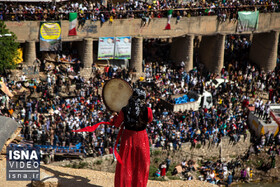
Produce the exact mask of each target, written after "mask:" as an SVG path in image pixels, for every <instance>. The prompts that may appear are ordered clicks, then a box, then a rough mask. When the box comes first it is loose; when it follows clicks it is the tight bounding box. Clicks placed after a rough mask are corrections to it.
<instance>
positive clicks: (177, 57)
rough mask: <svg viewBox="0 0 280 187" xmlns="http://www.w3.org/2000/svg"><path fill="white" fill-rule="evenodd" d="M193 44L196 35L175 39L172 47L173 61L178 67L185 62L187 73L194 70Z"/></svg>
mask: <svg viewBox="0 0 280 187" xmlns="http://www.w3.org/2000/svg"><path fill="white" fill-rule="evenodd" d="M193 43H194V35H186V36H185V37H178V38H173V42H172V45H171V59H172V60H173V61H174V62H175V63H176V64H178V65H180V64H181V62H182V61H183V62H184V63H185V70H186V71H190V70H192V69H193V46H194V45H193Z"/></svg>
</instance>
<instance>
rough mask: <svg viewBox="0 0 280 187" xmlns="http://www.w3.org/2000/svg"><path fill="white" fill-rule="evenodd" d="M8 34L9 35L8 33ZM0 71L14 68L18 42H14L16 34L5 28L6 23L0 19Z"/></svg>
mask: <svg viewBox="0 0 280 187" xmlns="http://www.w3.org/2000/svg"><path fill="white" fill-rule="evenodd" d="M9 34H10V35H9ZM0 35H1V36H2V37H0V73H1V74H2V73H3V72H5V70H6V69H14V68H16V62H15V61H16V60H17V59H18V58H19V57H18V47H19V43H18V42H16V39H17V36H16V35H15V34H14V33H13V32H10V31H9V29H6V24H5V23H4V22H3V21H0Z"/></svg>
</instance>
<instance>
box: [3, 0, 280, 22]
mask: <svg viewBox="0 0 280 187" xmlns="http://www.w3.org/2000/svg"><path fill="white" fill-rule="evenodd" d="M173 10H174V11H173V17H177V12H179V13H180V16H191V17H193V16H207V15H217V16H219V15H222V14H235V15H233V16H235V18H237V12H238V11H242V10H244V11H245V10H246V11H254V10H259V11H260V12H261V13H266V12H280V7H279V5H277V4H276V5H243V6H238V7H237V6H229V7H217V8H210V7H199V8H175V9H173ZM208 10H211V11H208ZM101 14H103V15H104V19H105V20H108V19H109V18H110V16H113V18H114V19H127V18H142V17H145V16H151V17H158V18H163V17H167V9H162V10H120V11H114V12H113V11H112V10H111V11H108V10H104V11H93V12H91V11H87V12H85V13H84V19H92V15H95V21H96V20H100V15H101ZM68 19H69V14H68V13H61V12H54V13H52V12H40V13H33V14H31V13H5V12H0V20H3V21H36V20H38V21H43V20H44V21H49V20H68Z"/></svg>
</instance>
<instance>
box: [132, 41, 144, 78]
mask: <svg viewBox="0 0 280 187" xmlns="http://www.w3.org/2000/svg"><path fill="white" fill-rule="evenodd" d="M142 63H143V38H142V37H135V38H132V48H131V60H130V65H129V68H130V69H134V68H135V70H136V73H142V72H143V70H142Z"/></svg>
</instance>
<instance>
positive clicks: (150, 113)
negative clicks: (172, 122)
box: [148, 107, 153, 123]
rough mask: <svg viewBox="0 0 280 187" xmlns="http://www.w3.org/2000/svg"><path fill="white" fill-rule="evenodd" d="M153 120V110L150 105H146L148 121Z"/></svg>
mask: <svg viewBox="0 0 280 187" xmlns="http://www.w3.org/2000/svg"><path fill="white" fill-rule="evenodd" d="M152 121H153V111H152V109H151V108H150V107H148V123H151V122H152Z"/></svg>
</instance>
